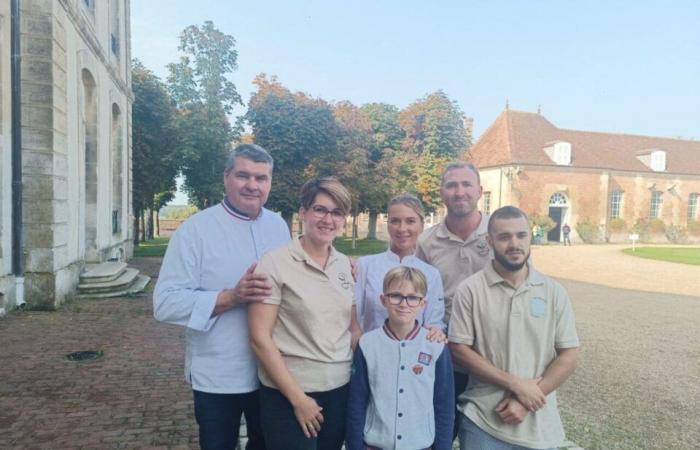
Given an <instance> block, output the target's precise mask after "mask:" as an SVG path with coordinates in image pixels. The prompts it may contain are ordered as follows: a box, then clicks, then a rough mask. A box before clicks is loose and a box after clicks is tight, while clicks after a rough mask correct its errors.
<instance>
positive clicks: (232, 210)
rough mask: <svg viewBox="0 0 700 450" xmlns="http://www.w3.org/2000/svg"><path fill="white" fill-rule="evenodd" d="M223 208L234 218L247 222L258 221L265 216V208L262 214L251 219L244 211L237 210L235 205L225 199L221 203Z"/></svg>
mask: <svg viewBox="0 0 700 450" xmlns="http://www.w3.org/2000/svg"><path fill="white" fill-rule="evenodd" d="M221 206H223V207H224V210H225V211H226V212H227V213H228V214H229V215H230V216H232V217H235V218H236V219H240V220H245V221H248V222H250V221H252V220H257V219H259V218H260V217H261V216H262V215H263V211H264V210H265V208H260V213H259V214H258V216H257V217H256V218H255V219H251V217H250V216H249V215H248V214H246V213H244V212H243V211H241V210H239V209H237V208H236V207H235V206H233V204H232V203H231V202H230V201H229V199H228V198H226V197H224V199H223V200H222V201H221Z"/></svg>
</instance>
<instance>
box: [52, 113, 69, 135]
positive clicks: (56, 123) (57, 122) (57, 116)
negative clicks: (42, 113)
mask: <svg viewBox="0 0 700 450" xmlns="http://www.w3.org/2000/svg"><path fill="white" fill-rule="evenodd" d="M66 120H67V119H66V113H65V112H63V111H61V110H59V109H58V108H54V109H53V127H54V128H55V129H57V130H65V129H66V128H67V123H66Z"/></svg>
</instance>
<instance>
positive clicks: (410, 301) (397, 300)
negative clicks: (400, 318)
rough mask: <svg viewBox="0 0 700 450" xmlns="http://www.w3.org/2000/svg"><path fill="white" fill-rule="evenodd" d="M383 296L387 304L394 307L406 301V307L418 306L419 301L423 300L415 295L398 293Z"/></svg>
mask: <svg viewBox="0 0 700 450" xmlns="http://www.w3.org/2000/svg"><path fill="white" fill-rule="evenodd" d="M384 296H385V297H386V298H388V299H389V303H390V304H392V305H394V306H398V305H400V304H401V302H402V301H404V300H406V304H407V305H408V306H418V305H420V302H421V300H423V297H419V296H417V295H403V294H399V293H398V292H390V293H388V294H384Z"/></svg>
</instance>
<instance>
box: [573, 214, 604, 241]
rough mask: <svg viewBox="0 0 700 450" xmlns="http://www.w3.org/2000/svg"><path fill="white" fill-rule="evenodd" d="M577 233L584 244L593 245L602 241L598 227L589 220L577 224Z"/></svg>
mask: <svg viewBox="0 0 700 450" xmlns="http://www.w3.org/2000/svg"><path fill="white" fill-rule="evenodd" d="M576 232H577V233H578V235H579V237H580V238H581V240H583V242H585V243H586V244H593V243H596V242H599V241H600V236H599V233H598V226H597V225H596V224H594V223H591V221H590V220H589V219H586V220H584V221H583V222H579V223H577V224H576Z"/></svg>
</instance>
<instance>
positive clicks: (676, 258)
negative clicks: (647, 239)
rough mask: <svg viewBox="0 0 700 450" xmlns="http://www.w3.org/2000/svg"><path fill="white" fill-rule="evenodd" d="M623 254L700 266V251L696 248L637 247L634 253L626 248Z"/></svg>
mask: <svg viewBox="0 0 700 450" xmlns="http://www.w3.org/2000/svg"><path fill="white" fill-rule="evenodd" d="M623 252H624V253H626V254H628V255H632V256H639V257H642V258H649V259H656V260H659V261H670V262H677V263H682V264H693V265H696V266H700V249H697V248H694V247H637V248H636V249H635V250H634V251H632V249H631V248H626V249H624V250H623Z"/></svg>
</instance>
